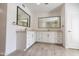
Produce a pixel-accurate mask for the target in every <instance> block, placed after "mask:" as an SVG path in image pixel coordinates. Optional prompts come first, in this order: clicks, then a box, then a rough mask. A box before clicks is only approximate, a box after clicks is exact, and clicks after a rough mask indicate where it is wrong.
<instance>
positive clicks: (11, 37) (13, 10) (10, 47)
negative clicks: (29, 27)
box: [5, 3, 31, 55]
mask: <svg viewBox="0 0 79 59" xmlns="http://www.w3.org/2000/svg"><path fill="white" fill-rule="evenodd" d="M17 6H19V7H20V8H22V9H23V10H24V11H25V12H27V13H28V14H29V15H30V16H31V12H30V11H29V9H28V8H27V7H25V8H24V7H23V6H22V4H21V3H20V4H14V3H11V4H7V22H6V23H7V25H6V49H5V50H6V53H5V55H8V54H10V53H12V52H14V51H15V50H16V45H17V44H18V43H16V28H17V26H16V25H14V24H13V22H15V23H16V14H17ZM21 28H22V27H21ZM21 28H20V29H21ZM18 41H20V40H18Z"/></svg>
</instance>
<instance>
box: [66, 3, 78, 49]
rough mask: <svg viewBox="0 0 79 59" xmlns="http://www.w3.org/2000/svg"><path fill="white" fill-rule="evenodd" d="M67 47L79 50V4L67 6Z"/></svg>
mask: <svg viewBox="0 0 79 59" xmlns="http://www.w3.org/2000/svg"><path fill="white" fill-rule="evenodd" d="M65 42H66V43H65V47H66V48H75V49H79V4H78V3H71V4H65Z"/></svg>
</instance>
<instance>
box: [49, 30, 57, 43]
mask: <svg viewBox="0 0 79 59" xmlns="http://www.w3.org/2000/svg"><path fill="white" fill-rule="evenodd" d="M48 41H49V42H50V43H56V32H48Z"/></svg>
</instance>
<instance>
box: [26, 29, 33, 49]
mask: <svg viewBox="0 0 79 59" xmlns="http://www.w3.org/2000/svg"><path fill="white" fill-rule="evenodd" d="M31 40H32V33H31V32H30V31H27V39H26V41H27V44H26V46H27V48H29V47H30V46H31Z"/></svg>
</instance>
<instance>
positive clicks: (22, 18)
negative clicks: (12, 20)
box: [16, 6, 30, 27]
mask: <svg viewBox="0 0 79 59" xmlns="http://www.w3.org/2000/svg"><path fill="white" fill-rule="evenodd" d="M16 24H17V25H19V26H24V27H30V15H29V14H27V13H26V12H25V11H24V10H23V9H21V8H20V7H19V6H17V21H16Z"/></svg>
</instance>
